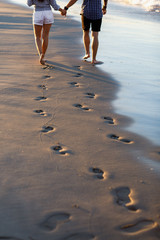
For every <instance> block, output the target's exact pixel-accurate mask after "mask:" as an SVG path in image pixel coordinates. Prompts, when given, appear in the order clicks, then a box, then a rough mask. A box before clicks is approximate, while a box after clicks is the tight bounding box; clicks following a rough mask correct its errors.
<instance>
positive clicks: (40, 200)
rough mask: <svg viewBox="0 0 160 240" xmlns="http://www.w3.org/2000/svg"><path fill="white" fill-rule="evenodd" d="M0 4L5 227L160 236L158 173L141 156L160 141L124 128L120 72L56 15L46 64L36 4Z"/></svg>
mask: <svg viewBox="0 0 160 240" xmlns="http://www.w3.org/2000/svg"><path fill="white" fill-rule="evenodd" d="M0 7H1V9H2V10H3V11H2V13H1V15H0V22H1V31H2V33H3V34H2V37H1V45H2V46H1V49H3V51H2V57H3V63H2V64H1V66H0V68H1V77H2V81H1V104H0V108H1V126H3V128H2V129H1V134H2V136H3V139H1V147H2V151H1V161H0V164H1V167H2V169H3V172H2V173H1V183H2V185H1V194H0V201H1V205H0V206H1V208H0V212H1V216H2V219H3V221H2V222H1V225H0V232H1V235H2V236H6V237H8V236H11V237H12V238H13V239H14V238H19V239H28V238H30V239H39V240H41V239H48V240H52V239H55V240H59V239H66V240H67V239H68V240H69V239H74V240H77V239H87V240H89V239H98V240H106V238H110V237H111V236H112V240H117V239H118V240H128V239H130V238H133V237H134V236H135V235H136V240H142V239H145V240H150V239H151V238H152V239H153V240H156V239H158V238H159V215H158V214H157V213H158V212H159V205H158V202H159V191H158V189H159V181H158V180H159V176H158V174H157V173H156V172H155V171H154V169H153V168H152V167H150V166H149V167H148V166H147V164H146V165H145V164H142V163H141V161H140V160H138V158H141V156H146V158H147V157H148V156H152V158H153V159H155V160H157V162H158V161H159V158H160V155H159V149H155V147H154V146H153V145H151V144H150V142H149V141H147V139H145V138H142V137H140V136H138V135H136V134H133V133H131V132H128V131H126V130H124V129H123V127H125V126H126V125H127V124H129V123H130V119H129V118H127V117H124V116H121V115H118V114H116V113H115V112H113V107H112V105H111V102H112V100H113V99H115V96H116V93H117V91H118V84H117V82H116V81H115V80H114V79H112V77H111V76H110V75H109V74H104V72H103V71H101V70H99V69H98V68H96V67H93V66H91V65H88V64H85V63H83V62H82V61H80V60H79V59H78V58H79V57H80V51H79V52H78V51H77V39H78V37H80V35H81V29H80V28H79V27H78V26H79V23H77V22H75V21H73V20H71V19H68V21H67V22H66V25H65V28H64V22H63V19H62V18H61V16H57V15H56V16H55V25H54V27H53V28H52V29H53V30H52V31H51V35H50V43H49V48H48V52H47V57H48V59H49V60H48V66H47V67H44V66H40V65H39V63H38V57H37V56H36V49H35V46H34V38H33V31H32V25H31V13H32V11H30V10H29V9H24V8H23V7H18V8H17V6H14V5H12V8H10V7H9V5H8V4H7V3H0ZM3 13H4V14H3ZM2 23H3V24H2ZM62 30H63V31H62ZM68 33H69V34H68ZM11 34H12V35H11ZM64 36H65V38H64ZM66 36H67V37H66ZM75 36H76V37H77V38H75ZM6 39H7V41H6ZM71 43H72V48H71V47H70V45H71ZM68 49H70V51H69V50H68ZM37 110H39V111H37ZM142 153H144V155H143V154H142ZM151 168H152V169H151ZM153 186H154V187H153ZM122 215H123V219H122ZM128 226H130V227H128Z"/></svg>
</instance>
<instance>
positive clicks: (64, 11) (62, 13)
mask: <svg viewBox="0 0 160 240" xmlns="http://www.w3.org/2000/svg"><path fill="white" fill-rule="evenodd" d="M59 11H60V12H61V15H62V16H66V13H67V12H66V10H65V9H62V8H60V9H59Z"/></svg>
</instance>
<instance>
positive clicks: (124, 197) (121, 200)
mask: <svg viewBox="0 0 160 240" xmlns="http://www.w3.org/2000/svg"><path fill="white" fill-rule="evenodd" d="M113 193H114V195H115V199H116V203H117V204H118V205H120V206H124V207H126V208H127V209H128V210H130V211H137V210H138V208H137V207H136V206H134V205H133V204H131V202H132V199H131V198H130V194H131V191H130V189H129V187H118V188H116V189H115V190H114V192H113Z"/></svg>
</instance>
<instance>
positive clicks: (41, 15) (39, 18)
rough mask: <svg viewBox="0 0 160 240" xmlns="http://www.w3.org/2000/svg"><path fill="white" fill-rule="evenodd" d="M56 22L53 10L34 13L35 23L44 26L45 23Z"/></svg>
mask: <svg viewBox="0 0 160 240" xmlns="http://www.w3.org/2000/svg"><path fill="white" fill-rule="evenodd" d="M53 22H54V16H53V12H52V11H51V10H45V11H36V12H34V13H33V24H35V25H40V26H43V24H52V23H53Z"/></svg>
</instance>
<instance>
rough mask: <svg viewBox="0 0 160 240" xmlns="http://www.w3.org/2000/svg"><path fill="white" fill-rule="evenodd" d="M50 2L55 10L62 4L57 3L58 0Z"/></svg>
mask: <svg viewBox="0 0 160 240" xmlns="http://www.w3.org/2000/svg"><path fill="white" fill-rule="evenodd" d="M50 4H51V6H52V7H53V9H54V10H60V6H59V5H58V4H57V3H56V0H50Z"/></svg>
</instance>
